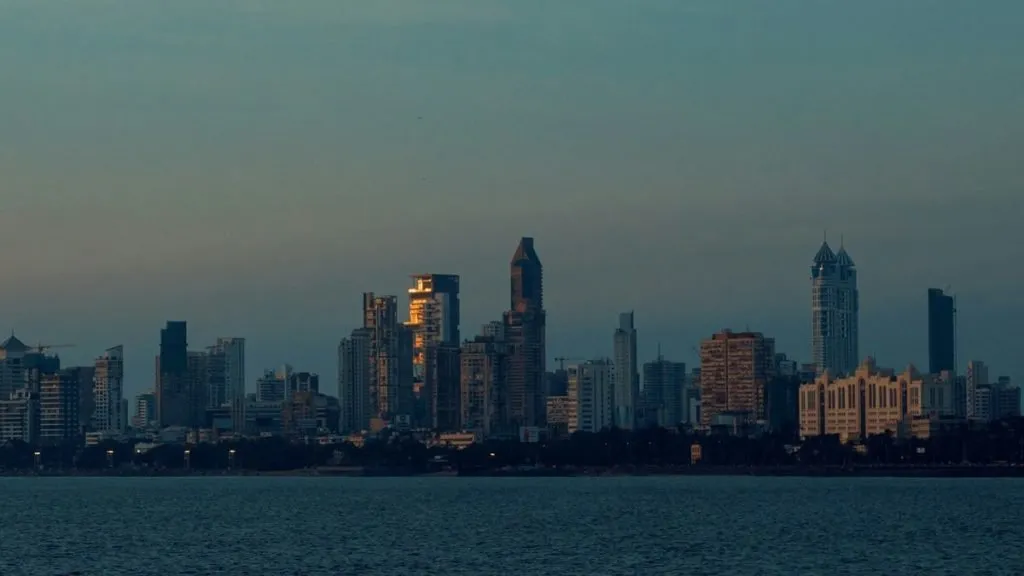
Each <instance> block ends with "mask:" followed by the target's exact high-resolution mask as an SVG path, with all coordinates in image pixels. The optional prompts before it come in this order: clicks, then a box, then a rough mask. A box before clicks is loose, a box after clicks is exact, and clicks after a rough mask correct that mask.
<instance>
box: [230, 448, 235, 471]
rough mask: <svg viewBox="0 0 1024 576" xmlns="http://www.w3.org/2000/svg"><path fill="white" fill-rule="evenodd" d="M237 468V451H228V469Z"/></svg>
mask: <svg viewBox="0 0 1024 576" xmlns="http://www.w3.org/2000/svg"><path fill="white" fill-rule="evenodd" d="M234 467H235V449H234V448H232V449H230V450H228V469H231V468H234Z"/></svg>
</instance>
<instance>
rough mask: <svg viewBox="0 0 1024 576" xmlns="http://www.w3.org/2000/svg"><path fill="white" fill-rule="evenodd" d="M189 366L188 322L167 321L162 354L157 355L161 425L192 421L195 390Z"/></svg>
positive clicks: (157, 393) (158, 405)
mask: <svg viewBox="0 0 1024 576" xmlns="http://www.w3.org/2000/svg"><path fill="white" fill-rule="evenodd" d="M188 368H189V361H188V327H187V324H186V323H185V322H168V323H167V326H166V327H165V328H164V329H162V330H160V356H159V357H158V358H157V376H156V384H157V385H156V418H157V420H158V421H159V422H160V427H161V428H165V427H167V426H188V425H189V419H190V418H189V416H190V414H189V402H190V400H191V392H192V390H191V386H190V382H189V378H188V376H189V370H188Z"/></svg>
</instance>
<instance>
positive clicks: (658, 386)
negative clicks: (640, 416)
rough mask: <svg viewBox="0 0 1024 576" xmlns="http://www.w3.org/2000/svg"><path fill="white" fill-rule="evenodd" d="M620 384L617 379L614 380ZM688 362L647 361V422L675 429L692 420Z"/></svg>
mask: <svg viewBox="0 0 1024 576" xmlns="http://www.w3.org/2000/svg"><path fill="white" fill-rule="evenodd" d="M615 384H616V386H618V379H616V381H615ZM687 387H688V378H687V374H686V364H685V363H683V362H670V361H668V360H665V358H664V357H663V356H662V355H661V353H660V352H659V353H658V359H657V360H656V361H654V362H647V363H646V364H644V404H645V409H646V414H647V424H648V425H651V426H661V427H663V428H675V427H676V426H678V425H679V424H680V423H682V422H686V421H688V420H689V395H688V394H687Z"/></svg>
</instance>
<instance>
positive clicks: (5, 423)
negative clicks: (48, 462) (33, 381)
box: [0, 389, 39, 444]
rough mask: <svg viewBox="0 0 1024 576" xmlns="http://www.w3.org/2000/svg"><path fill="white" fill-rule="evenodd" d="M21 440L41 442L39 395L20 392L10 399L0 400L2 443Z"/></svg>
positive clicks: (28, 391) (30, 392) (0, 436)
mask: <svg viewBox="0 0 1024 576" xmlns="http://www.w3.org/2000/svg"><path fill="white" fill-rule="evenodd" d="M8 440H20V441H22V442H25V443H26V444H35V443H36V442H38V441H39V393H38V392H33V391H31V390H28V389H22V390H18V391H17V392H14V393H12V394H11V396H10V398H9V399H0V443H3V442H6V441H8Z"/></svg>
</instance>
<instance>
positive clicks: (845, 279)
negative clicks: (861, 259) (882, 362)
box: [811, 242, 860, 376]
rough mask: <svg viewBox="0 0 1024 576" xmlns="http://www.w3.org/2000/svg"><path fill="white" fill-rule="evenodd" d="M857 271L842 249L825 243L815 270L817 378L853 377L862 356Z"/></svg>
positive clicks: (813, 322) (813, 316)
mask: <svg viewBox="0 0 1024 576" xmlns="http://www.w3.org/2000/svg"><path fill="white" fill-rule="evenodd" d="M859 316H860V303H859V296H858V293H857V270H856V267H855V265H854V263H853V259H852V258H850V255H849V254H847V252H846V249H845V248H844V247H842V246H840V248H839V253H838V254H835V253H833V252H832V249H831V248H829V245H828V242H823V243H822V245H821V248H819V249H818V253H817V254H816V255H815V256H814V264H813V265H812V266H811V341H812V353H813V357H814V364H815V367H816V368H817V374H822V373H823V372H825V370H828V371H829V373H830V374H832V375H833V376H837V375H846V374H850V373H852V372H853V371H854V370H855V369H856V368H857V363H858V362H859V361H860V356H859V353H860V352H859V326H858V322H859V320H858V319H859Z"/></svg>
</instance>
